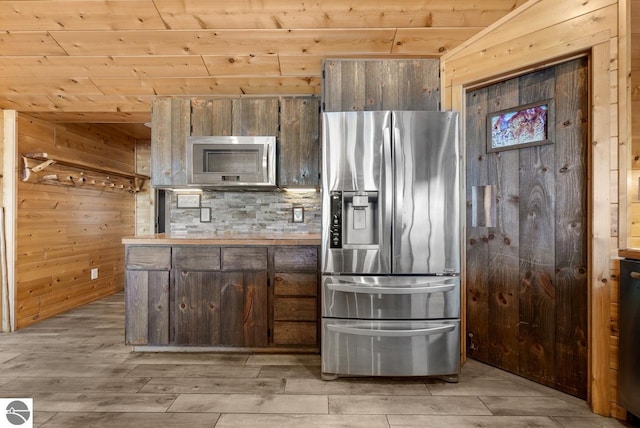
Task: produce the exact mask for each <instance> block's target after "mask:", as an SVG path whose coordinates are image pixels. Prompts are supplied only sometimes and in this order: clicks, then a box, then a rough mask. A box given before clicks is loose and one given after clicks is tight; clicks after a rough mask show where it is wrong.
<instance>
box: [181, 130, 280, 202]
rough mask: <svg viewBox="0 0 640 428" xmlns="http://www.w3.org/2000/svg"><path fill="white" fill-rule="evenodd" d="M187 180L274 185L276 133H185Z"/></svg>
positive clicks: (217, 184)
mask: <svg viewBox="0 0 640 428" xmlns="http://www.w3.org/2000/svg"><path fill="white" fill-rule="evenodd" d="M186 160H187V162H186V163H187V180H188V181H187V182H188V184H190V185H194V186H195V185H198V186H202V187H216V188H238V189H240V188H247V189H263V190H266V189H271V188H275V186H276V163H275V162H276V137H274V136H207V137H195V136H194V137H187V157H186Z"/></svg>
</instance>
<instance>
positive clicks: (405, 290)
mask: <svg viewBox="0 0 640 428" xmlns="http://www.w3.org/2000/svg"><path fill="white" fill-rule="evenodd" d="M326 285H327V288H328V289H329V290H333V291H341V292H347V293H365V294H429V293H445V292H447V291H452V290H454V289H455V288H456V284H441V285H431V286H428V287H371V286H366V285H364V286H362V285H355V284H336V283H327V284H326Z"/></svg>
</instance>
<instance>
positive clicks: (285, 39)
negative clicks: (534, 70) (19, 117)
mask: <svg viewBox="0 0 640 428" xmlns="http://www.w3.org/2000/svg"><path fill="white" fill-rule="evenodd" d="M524 2H525V0H482V1H479V0H420V1H409V0H312V1H300V0H229V1H218V0H216V1H203V0H200V1H198V0H36V1H22V0H21V1H15V0H11V1H6V0H0V28H1V29H2V30H3V31H2V32H1V33H0V108H8V109H15V110H18V111H20V112H29V113H30V114H32V115H35V116H39V117H41V118H44V119H46V120H49V121H53V122H91V123H109V122H110V123H126V122H128V123H143V122H146V121H148V120H149V118H150V114H149V110H150V103H151V100H152V99H153V98H154V97H155V96H168V95H171V96H207V97H216V96H225V97H226V96H233V97H237V96H242V95H252V96H259V95H300V94H318V93H319V92H320V84H321V76H320V65H321V61H322V59H323V58H369V57H370V58H407V57H422V58H424V57H426V58H434V57H439V56H440V55H442V54H443V53H445V52H447V51H449V50H450V49H452V48H454V47H455V46H457V45H459V44H460V43H461V42H463V41H465V40H467V39H469V38H470V37H471V36H473V35H474V34H476V33H477V32H478V31H480V30H482V29H483V28H485V27H486V26H488V25H490V24H491V23H493V22H495V21H497V20H498V19H500V18H501V17H503V16H504V15H506V14H507V13H509V12H510V11H512V10H513V9H515V8H516V7H518V6H519V5H521V4H523V3H524Z"/></svg>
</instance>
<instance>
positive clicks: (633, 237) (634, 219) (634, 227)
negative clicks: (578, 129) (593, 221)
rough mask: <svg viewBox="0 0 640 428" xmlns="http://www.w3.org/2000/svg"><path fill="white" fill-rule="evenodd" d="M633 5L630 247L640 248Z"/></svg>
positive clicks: (639, 93) (638, 70)
mask: <svg viewBox="0 0 640 428" xmlns="http://www.w3.org/2000/svg"><path fill="white" fill-rule="evenodd" d="M630 6H631V13H630V15H631V26H630V39H631V49H630V52H631V58H630V61H631V137H632V150H631V156H630V161H631V166H632V170H631V174H630V176H631V186H630V189H629V202H630V209H629V233H628V235H629V240H628V244H629V247H630V248H640V181H639V180H640V0H630Z"/></svg>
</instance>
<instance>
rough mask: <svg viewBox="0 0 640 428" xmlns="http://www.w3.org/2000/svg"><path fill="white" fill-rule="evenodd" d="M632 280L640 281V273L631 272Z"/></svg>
mask: <svg viewBox="0 0 640 428" xmlns="http://www.w3.org/2000/svg"><path fill="white" fill-rule="evenodd" d="M631 278H633V279H640V272H631Z"/></svg>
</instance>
